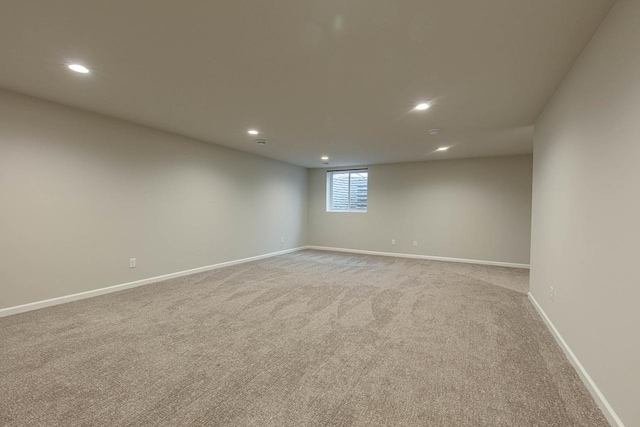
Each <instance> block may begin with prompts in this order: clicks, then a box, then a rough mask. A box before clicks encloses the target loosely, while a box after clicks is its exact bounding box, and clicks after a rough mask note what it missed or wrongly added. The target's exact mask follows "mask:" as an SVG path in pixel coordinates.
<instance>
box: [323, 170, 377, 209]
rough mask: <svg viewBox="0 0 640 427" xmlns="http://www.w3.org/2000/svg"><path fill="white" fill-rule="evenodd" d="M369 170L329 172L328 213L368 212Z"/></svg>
mask: <svg viewBox="0 0 640 427" xmlns="http://www.w3.org/2000/svg"><path fill="white" fill-rule="evenodd" d="M368 178H369V170H368V169H355V170H344V171H329V172H327V212H366V211H367V181H368Z"/></svg>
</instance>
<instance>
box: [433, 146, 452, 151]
mask: <svg viewBox="0 0 640 427" xmlns="http://www.w3.org/2000/svg"><path fill="white" fill-rule="evenodd" d="M449 148H450V147H440V148H438V149H437V150H436V151H447V150H448V149H449Z"/></svg>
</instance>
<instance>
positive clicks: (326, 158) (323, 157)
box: [320, 156, 329, 160]
mask: <svg viewBox="0 0 640 427" xmlns="http://www.w3.org/2000/svg"><path fill="white" fill-rule="evenodd" d="M320 159H321V160H329V156H322V157H320Z"/></svg>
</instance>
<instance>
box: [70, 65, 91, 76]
mask: <svg viewBox="0 0 640 427" xmlns="http://www.w3.org/2000/svg"><path fill="white" fill-rule="evenodd" d="M67 67H69V69H70V70H72V71H75V72H76V73H82V74H88V73H89V69H88V68H87V67H85V66H84V65H80V64H69V65H67Z"/></svg>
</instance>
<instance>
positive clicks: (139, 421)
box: [0, 251, 608, 427]
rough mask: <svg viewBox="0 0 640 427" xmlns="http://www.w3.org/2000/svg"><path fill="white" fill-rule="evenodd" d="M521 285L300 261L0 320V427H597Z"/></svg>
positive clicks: (523, 274) (356, 259)
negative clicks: (184, 426) (181, 426)
mask: <svg viewBox="0 0 640 427" xmlns="http://www.w3.org/2000/svg"><path fill="white" fill-rule="evenodd" d="M527 288H528V271H526V270H519V269H510V268H500V267H487V266H478V265H470V264H457V263H445V262H435V261H423V260H410V259H400V258H386V257H375V256H365V255H349V254H338V253H331V252H316V251H303V252H296V253H292V254H289V255H283V256H278V257H274V258H269V259H265V260H262V261H256V262H252V263H247V264H241V265H237V266H234V267H228V268H224V269H219V270H213V271H211V272H207V273H201V274H197V275H193V276H189V277H184V278H180V279H174V280H170V281H166V282H163V283H158V284H152V285H147V286H142V287H139V288H135V289H131V290H128V291H122V292H118V293H114V294H109V295H104V296H100V297H96V298H91V299H87V300H82V301H77V302H73V303H69V304H64V305H59V306H55V307H50V308H47V309H43V310H38V311H32V312H29V313H24V314H19V315H15V316H10V317H5V318H2V319H0V343H1V346H0V425H8V426H81V425H82V426H178V425H192V426H261V427H262V426H455V427H464V426H474V427H476V426H492V427H495V426H509V427H514V426H607V425H608V424H607V422H606V421H605V419H604V417H603V415H602V414H601V412H600V411H599V409H598V408H597V407H596V405H595V403H594V402H593V400H592V398H591V397H590V395H589V393H588V392H587V390H586V389H585V387H584V386H583V384H582V383H581V382H580V379H579V378H578V376H577V374H576V373H575V371H574V370H573V368H572V367H571V365H570V364H569V362H568V361H567V359H566V358H565V356H564V355H563V353H562V352H561V350H560V348H559V347H558V346H557V345H556V343H555V341H554V340H553V338H552V336H551V335H550V333H549V332H548V331H547V329H546V327H545V325H544V324H543V323H542V320H541V319H540V318H539V316H538V314H537V313H536V312H535V310H534V308H533V307H532V306H531V303H530V302H529V301H528V300H527V297H526V289H527Z"/></svg>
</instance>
